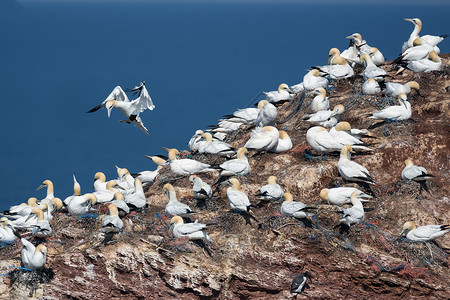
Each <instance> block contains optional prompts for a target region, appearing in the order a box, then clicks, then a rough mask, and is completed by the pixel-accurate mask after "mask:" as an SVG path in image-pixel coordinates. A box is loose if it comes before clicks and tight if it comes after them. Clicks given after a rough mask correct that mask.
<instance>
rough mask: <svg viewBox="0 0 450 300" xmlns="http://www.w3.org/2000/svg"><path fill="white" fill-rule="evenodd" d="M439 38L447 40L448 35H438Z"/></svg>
mask: <svg viewBox="0 0 450 300" xmlns="http://www.w3.org/2000/svg"><path fill="white" fill-rule="evenodd" d="M439 37H441V38H443V39H445V38H447V37H448V34H442V35H440V36H439Z"/></svg>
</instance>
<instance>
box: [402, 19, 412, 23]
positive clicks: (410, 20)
mask: <svg viewBox="0 0 450 300" xmlns="http://www.w3.org/2000/svg"><path fill="white" fill-rule="evenodd" d="M403 20H405V21H408V22H411V23H414V21H413V20H412V19H403Z"/></svg>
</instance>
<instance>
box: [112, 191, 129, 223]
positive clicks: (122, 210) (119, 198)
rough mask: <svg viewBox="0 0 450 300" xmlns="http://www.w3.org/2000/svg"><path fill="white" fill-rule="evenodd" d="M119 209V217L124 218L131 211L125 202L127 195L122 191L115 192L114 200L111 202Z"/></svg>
mask: <svg viewBox="0 0 450 300" xmlns="http://www.w3.org/2000/svg"><path fill="white" fill-rule="evenodd" d="M111 204H114V205H115V206H116V208H117V209H118V213H119V217H121V218H123V217H125V216H126V215H128V214H129V213H130V207H129V206H128V205H127V203H126V202H125V197H124V196H123V194H122V193H121V192H115V193H114V200H113V201H112V202H111Z"/></svg>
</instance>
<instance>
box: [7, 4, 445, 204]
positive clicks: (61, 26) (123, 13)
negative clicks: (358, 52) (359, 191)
mask: <svg viewBox="0 0 450 300" xmlns="http://www.w3.org/2000/svg"><path fill="white" fill-rule="evenodd" d="M61 2H64V1H61ZM404 2H406V1H403V2H399V1H392V2H383V3H384V4H382V5H375V4H372V5H369V4H361V3H359V4H355V3H353V2H350V3H347V4H336V3H335V2H330V3H333V4H330V3H327V2H326V1H321V3H320V4H311V3H305V2H303V1H301V2H300V3H289V2H276V1H266V2H264V3H254V2H252V1H250V2H239V1H234V2H232V3H228V4H226V3H223V2H220V1H212V2H211V3H205V2H188V3H186V2H183V3H180V2H177V1H167V2H157V1H156V2H151V1H150V2H146V1H138V2H132V3H127V2H126V1H115V2H113V3H104V2H101V1H100V2H85V1H70V2H66V3H57V2H54V1H49V2H45V1H32V0H28V1H22V2H16V1H13V0H2V1H1V3H0V39H1V47H0V59H1V63H0V66H1V69H0V70H1V72H0V87H1V89H0V99H1V106H2V108H1V118H0V136H1V146H0V187H1V193H0V209H1V210H3V209H7V208H8V207H9V206H10V205H13V204H19V203H21V202H26V200H27V199H28V198H29V197H32V196H34V197H37V198H38V199H42V198H43V197H45V190H40V191H36V188H37V187H38V186H39V185H40V184H41V183H42V182H43V181H44V180H45V179H50V180H52V181H53V183H54V185H55V195H56V196H57V197H60V198H62V199H64V198H65V197H67V196H69V195H71V194H73V180H72V174H75V175H76V177H77V180H78V181H79V182H80V184H81V187H82V192H83V193H85V192H89V191H92V183H93V176H94V174H95V172H97V171H102V172H104V173H105V174H106V176H107V178H108V179H111V178H115V177H116V176H117V173H116V169H115V167H114V165H118V166H120V167H126V168H128V169H129V170H130V171H131V172H138V171H142V170H153V169H155V168H156V165H154V164H153V163H152V162H151V161H150V160H148V159H147V158H145V157H144V155H146V154H147V155H152V154H165V151H164V150H163V149H162V147H163V146H164V147H168V148H174V147H175V148H178V149H186V148H187V145H186V143H187V141H188V140H189V138H190V137H191V136H192V135H193V134H194V132H195V130H197V129H202V128H205V127H206V126H207V125H211V124H216V123H217V121H216V120H217V119H218V118H220V117H221V116H222V115H224V114H229V113H232V112H233V111H234V110H236V109H237V108H244V107H247V106H249V105H251V104H252V103H253V102H254V101H255V99H257V97H258V95H260V93H261V92H262V91H271V90H276V89H277V87H278V85H279V84H280V83H282V82H285V83H288V84H289V85H291V84H296V83H299V82H301V81H302V78H303V76H304V74H305V73H306V69H307V68H310V67H311V66H314V65H323V64H326V62H327V56H328V51H329V49H330V48H332V47H337V48H339V49H341V50H343V49H345V48H346V47H347V45H348V40H346V39H345V37H346V36H348V35H351V34H352V33H354V32H359V33H361V34H362V36H363V38H364V39H366V40H367V42H368V43H369V44H370V45H371V46H375V47H378V48H379V49H380V50H381V51H382V52H383V54H384V55H385V57H387V59H393V58H395V57H397V56H398V54H399V53H400V50H401V46H402V43H403V42H404V41H406V40H407V39H408V37H409V34H410V33H411V31H412V29H413V26H412V24H410V23H408V22H405V21H403V18H414V17H419V18H421V19H422V22H423V29H422V33H423V34H434V35H440V34H445V33H450V19H449V18H448V13H449V12H450V6H449V4H450V2H448V1H434V2H433V1H431V2H425V1H424V2H423V3H424V4H417V3H416V4H414V3H415V2H414V3H409V4H408V5H406V4H399V3H404ZM419 3H422V2H419ZM440 47H441V52H442V53H447V52H449V47H450V43H449V41H444V42H443V43H441V45H440ZM143 80H145V82H146V86H147V89H148V91H149V93H150V95H151V97H152V98H153V101H154V103H155V105H156V108H155V110H153V111H145V112H144V113H142V114H141V118H142V120H143V121H144V123H145V125H146V127H147V128H148V129H149V132H150V135H149V136H146V135H144V134H143V133H142V132H141V131H139V130H138V129H137V128H135V127H134V126H132V125H128V124H125V123H119V122H118V121H119V120H121V119H122V117H123V116H122V114H121V113H120V112H119V111H117V110H113V111H112V116H111V118H110V119H108V118H107V113H106V110H105V109H104V108H103V109H101V110H99V111H97V112H96V113H93V114H87V113H86V111H88V110H89V109H91V108H92V107H94V106H95V105H97V104H99V103H101V102H102V101H103V100H104V99H105V98H106V97H107V96H108V94H109V93H110V92H111V91H112V89H113V88H114V87H115V86H116V85H121V86H122V87H124V88H127V87H128V88H130V87H133V86H135V85H137V84H139V82H141V81H143ZM260 98H261V96H260ZM399 177H400V171H399Z"/></svg>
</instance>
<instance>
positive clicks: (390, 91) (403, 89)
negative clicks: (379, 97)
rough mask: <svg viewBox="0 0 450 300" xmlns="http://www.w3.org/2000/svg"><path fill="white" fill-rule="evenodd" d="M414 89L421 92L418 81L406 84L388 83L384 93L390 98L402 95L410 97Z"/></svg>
mask: <svg viewBox="0 0 450 300" xmlns="http://www.w3.org/2000/svg"><path fill="white" fill-rule="evenodd" d="M413 89H414V90H416V91H417V92H419V89H420V86H419V84H418V83H417V82H416V81H409V82H407V83H405V84H401V83H397V82H386V90H385V91H384V93H385V94H386V96H389V97H397V96H399V95H400V94H405V95H408V94H409V93H411V90H413Z"/></svg>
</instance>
